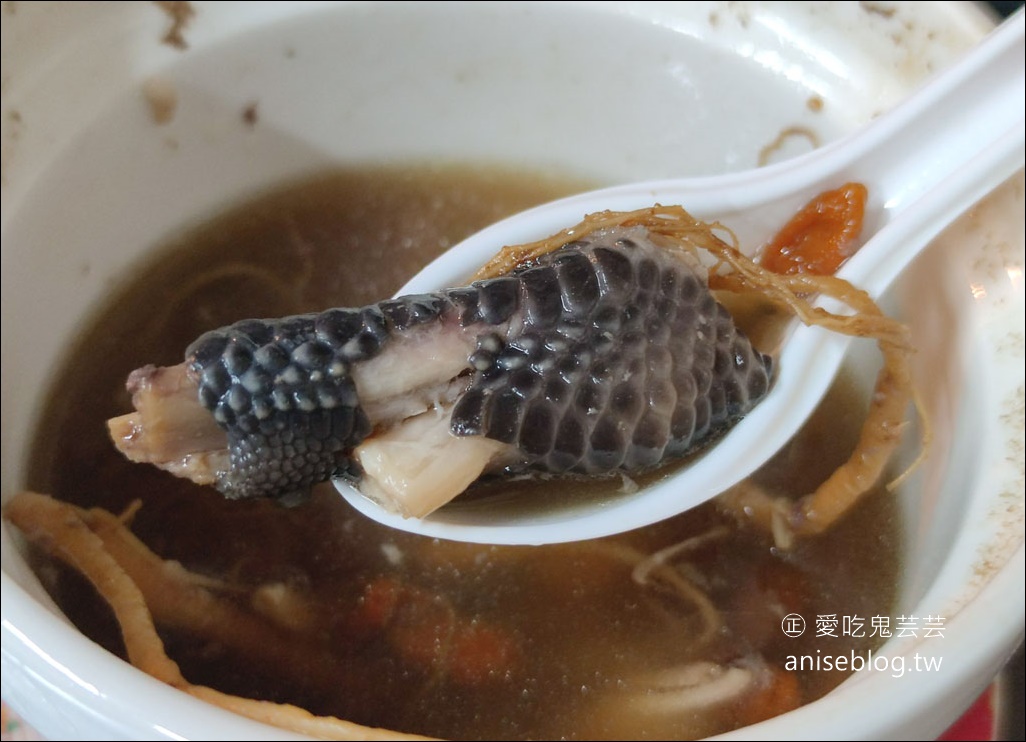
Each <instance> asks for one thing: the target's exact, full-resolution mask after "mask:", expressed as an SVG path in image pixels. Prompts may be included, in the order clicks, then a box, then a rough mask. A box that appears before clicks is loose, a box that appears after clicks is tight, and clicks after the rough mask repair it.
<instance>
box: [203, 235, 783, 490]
mask: <svg viewBox="0 0 1026 742" xmlns="http://www.w3.org/2000/svg"><path fill="white" fill-rule="evenodd" d="M429 323H442V324H443V325H444V326H445V327H447V328H448V327H451V331H452V332H462V333H472V334H473V337H474V338H475V348H476V349H475V350H474V351H473V352H472V353H471V354H470V356H469V357H468V358H467V359H466V370H465V372H464V374H463V375H462V376H461V377H460V379H461V380H465V389H463V390H462V391H461V392H460V393H459V394H458V396H457V397H456V400H455V406H454V408H453V412H452V420H451V426H450V430H451V432H452V434H453V435H456V436H486V437H488V438H492V439H495V440H498V441H501V442H503V443H506V444H509V446H511V447H512V448H513V449H515V452H516V456H515V462H516V463H515V464H514V465H513V468H528V469H533V470H540V471H545V472H550V473H569V472H576V473H583V474H597V473H604V472H610V471H614V470H624V471H628V472H634V471H639V470H643V469H646V468H648V467H652V466H654V465H656V464H658V463H660V462H663V461H665V460H668V459H671V458H676V457H680V456H683V455H685V454H687V453H689V452H691V451H693V450H695V449H697V448H699V447H701V446H703V445H704V444H706V443H708V442H709V441H710V440H711V439H712V438H713V437H715V436H716V435H718V434H719V433H721V432H722V431H724V430H725V429H726V428H728V427H729V426H731V425H732V424H733V423H734V422H736V421H737V420H738V419H739V418H740V417H741V416H743V415H744V414H746V413H747V412H748V411H749V410H750V409H751V408H752V407H753V406H754V405H755V404H757V403H758V401H759V400H760V399H761V398H762V397H763V396H764V395H765V393H766V391H767V389H768V387H769V382H770V375H771V360H770V358H769V357H768V356H766V355H764V354H762V353H760V352H758V351H757V350H755V349H754V348H753V347H752V345H751V343H750V342H749V340H748V339H747V338H746V337H745V336H744V335H743V334H741V333H740V332H739V331H738V330H737V329H736V328H735V326H734V321H733V319H732V318H731V316H730V314H729V313H728V312H727V310H726V309H725V308H724V307H722V306H721V305H720V304H719V303H717V302H716V300H715V299H714V297H713V295H712V293H711V292H710V291H709V289H708V288H707V286H706V281H705V278H704V276H703V275H702V273H701V272H700V271H698V270H696V269H695V268H693V267H692V266H691V265H690V264H689V263H688V262H686V261H685V260H683V259H681V258H680V257H679V256H677V255H674V254H671V253H669V252H668V251H666V250H665V249H662V248H659V247H657V246H655V245H653V244H652V243H651V242H650V241H649V240H648V238H647V236H646V234H645V232H643V231H639V230H623V229H614V230H606V231H603V232H600V233H596V234H593V235H591V236H589V237H588V238H587V239H584V240H580V241H577V242H572V243H569V244H567V245H565V246H564V247H562V248H560V249H559V250H556V251H554V252H551V253H549V254H548V255H545V256H544V257H542V258H540V259H538V260H536V261H534V262H533V263H531V264H529V265H526V266H522V267H520V268H518V269H517V270H516V271H514V272H513V273H511V274H509V275H506V276H502V277H499V278H493V279H489V280H485V281H480V282H477V283H474V284H472V285H470V286H466V287H461V288H454V289H446V290H443V291H439V292H437V293H433V294H423V295H416V296H406V297H403V298H400V299H391V300H388V301H383V302H380V303H378V304H374V305H370V306H366V307H362V308H358V309H330V310H328V311H325V312H322V313H320V314H310V315H300V316H295V317H288V318H284V319H277V320H245V321H242V322H238V323H236V324H234V325H231V326H228V327H225V328H222V329H219V330H215V331H212V332H209V333H207V334H205V335H203V336H202V337H200V338H199V339H198V340H196V341H195V342H194V343H193V344H192V345H191V346H190V347H189V349H188V350H187V352H186V356H187V362H188V364H189V368H190V372H191V373H192V374H194V375H195V377H196V378H197V380H198V381H199V395H200V401H201V402H202V404H203V405H204V406H205V407H206V408H207V409H208V410H210V411H211V413H212V414H213V416H214V418H215V419H216V420H217V422H218V424H219V425H220V426H221V427H222V428H224V429H225V430H226V431H227V433H228V439H229V453H230V462H231V469H230V471H229V472H227V473H226V474H225V475H224V476H222V477H221V480H220V481H219V482H218V487H219V489H220V490H221V491H222V492H224V493H225V494H226V495H227V496H229V497H255V496H284V495H294V494H295V493H299V492H302V491H304V490H308V489H309V487H310V486H312V485H313V484H316V483H318V482H321V481H324V480H326V479H328V478H330V477H332V476H335V475H339V474H343V473H345V474H348V475H350V476H358V475H359V472H357V471H354V464H353V462H352V460H351V458H350V453H351V451H352V449H353V448H354V447H356V446H357V445H358V444H359V443H360V442H361V441H363V440H364V438H366V437H367V436H368V435H369V434H370V433H371V432H372V427H373V426H372V421H370V420H369V419H368V416H367V414H366V413H365V411H364V408H363V407H362V406H361V403H360V399H359V398H358V395H357V391H356V386H355V384H354V382H353V379H352V375H351V371H352V369H353V368H354V367H355V366H356V364H360V363H361V362H363V361H366V360H368V359H370V358H373V357H374V356H376V355H377V354H379V353H381V352H382V351H383V349H385V348H387V347H388V345H389V344H390V343H392V342H394V341H395V339H396V338H397V337H400V336H402V335H403V334H404V333H408V332H410V331H411V330H413V329H414V328H418V327H420V326H422V325H426V324H429ZM411 362H412V361H411Z"/></svg>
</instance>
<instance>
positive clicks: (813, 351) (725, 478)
mask: <svg viewBox="0 0 1026 742" xmlns="http://www.w3.org/2000/svg"><path fill="white" fill-rule="evenodd" d="M1023 18H1024V16H1023V12H1022V11H1019V12H1018V13H1017V14H1016V15H1014V16H1013V17H1011V18H1010V19H1008V20H1007V21H1005V22H1004V23H1003V24H1002V25H1001V26H1000V27H998V28H997V29H995V30H994V31H993V32H991V33H990V34H989V35H988V36H987V38H986V39H984V40H983V42H982V43H981V44H980V45H979V46H978V47H977V48H976V49H974V50H973V51H971V52H970V53H969V54H968V55H967V56H966V57H965V58H964V59H963V60H961V61H959V62H958V63H957V64H956V65H954V66H953V67H951V68H948V69H947V70H945V71H944V72H942V73H941V74H940V75H937V76H935V77H934V78H933V79H932V80H930V81H929V82H928V83H927V84H926V85H925V86H924V87H922V88H921V89H920V90H919V91H918V92H916V93H914V94H913V95H912V96H910V97H909V98H908V99H907V100H906V101H904V102H902V103H901V104H900V105H898V106H897V107H895V108H894V109H893V110H891V111H889V112H888V113H886V114H885V115H882V116H880V117H879V118H878V119H876V120H874V121H873V122H872V123H870V124H869V125H868V126H866V127H864V128H863V129H861V130H859V131H857V132H855V133H853V134H852V135H850V136H847V137H845V138H843V139H841V140H838V141H836V142H834V143H832V144H830V145H827V146H824V147H822V148H820V149H818V150H815V151H813V152H811V153H809V154H807V155H804V156H801V157H797V158H794V159H791V160H788V161H786V162H782V163H780V164H778V165H773V166H769V167H765V168H760V169H757V170H749V171H745V172H740V173H735V174H730V175H724V176H717V177H707V178H692V179H675V180H662V181H651V182H644V183H635V184H630V185H625V186H619V187H614V188H608V189H602V190H598V191H592V192H589V193H584V194H580V195H577V196H572V197H569V198H566V199H562V200H559V201H555V202H552V203H548V204H544V205H542V206H539V207H536V208H534V209H531V210H529V211H525V212H523V213H520V214H517V215H515V216H512V217H509V218H508V219H505V220H504V221H501V222H498V223H496V224H494V225H492V226H491V227H488V228H487V229H485V230H483V231H481V232H478V233H477V234H475V235H473V236H471V237H470V238H468V239H467V240H464V241H463V242H461V243H460V244H458V245H456V246H455V247H453V248H451V249H450V250H448V251H447V252H446V253H445V254H444V255H442V256H441V257H439V258H438V259H437V260H435V261H434V262H432V263H431V264H430V265H428V266H427V267H426V268H425V269H424V270H423V271H421V272H420V273H419V274H417V275H416V276H415V277H414V278H413V279H412V280H411V281H410V282H409V283H407V284H406V286H404V287H403V288H402V289H401V290H400V292H399V295H403V294H413V293H422V292H429V291H434V290H437V289H439V288H442V287H446V286H458V285H464V284H465V283H466V280H467V277H468V276H469V275H470V274H472V273H473V272H474V270H476V268H477V267H478V266H480V265H483V264H484V263H485V262H486V261H487V260H488V259H489V258H490V257H491V256H492V255H494V254H495V252H496V251H497V250H498V248H500V247H501V246H503V245H515V244H521V243H526V242H531V241H534V240H536V239H540V238H543V237H547V236H548V235H551V234H555V233H557V232H559V231H560V230H562V229H564V228H566V227H568V226H571V225H573V224H576V223H577V222H579V221H580V220H581V218H582V217H583V216H584V215H585V214H589V213H592V212H595V211H602V210H605V209H612V210H623V211H626V210H632V209H638V208H645V207H648V206H652V205H653V204H655V203H661V204H680V205H683V206H684V207H685V208H686V209H688V211H690V212H691V213H692V214H694V215H695V216H697V217H699V218H703V219H708V220H714V219H715V220H719V221H720V222H722V223H723V224H726V225H727V226H729V227H731V228H732V229H733V230H734V232H735V233H736V234H737V236H738V237H739V239H740V241H741V244H742V245H743V246H746V247H747V248H749V249H751V250H754V249H756V248H757V247H759V246H760V245H761V244H763V243H764V242H765V241H766V240H767V239H768V238H769V237H770V236H771V235H772V234H773V233H774V232H775V231H776V230H777V229H779V228H780V227H781V226H782V225H783V224H784V223H785V222H786V221H787V219H788V218H789V217H790V216H791V215H793V214H794V213H795V212H796V211H797V210H798V209H799V208H800V207H801V206H802V205H804V204H805V203H806V202H807V201H808V200H809V199H811V198H812V197H813V196H815V195H816V194H818V193H820V192H822V191H824V190H827V189H830V188H835V187H837V186H839V185H841V184H843V183H845V182H848V181H858V182H861V183H863V184H865V185H866V186H867V188H868V190H869V203H868V204H867V215H866V220H865V225H864V230H863V238H864V239H865V238H866V237H868V239H867V240H866V241H865V244H864V245H863V246H862V248H861V249H860V250H859V252H858V253H857V254H856V255H855V256H854V257H852V258H851V259H850V260H849V261H848V263H847V264H845V265H844V266H843V267H842V269H841V270H840V271H839V273H838V275H840V276H842V277H843V278H846V279H847V280H848V281H850V282H851V283H853V284H855V285H856V286H859V287H861V288H863V289H865V290H866V291H868V293H869V294H870V295H871V296H873V297H874V298H878V297H880V296H881V294H883V292H884V291H885V290H886V289H887V288H888V286H890V285H891V283H892V282H893V281H894V280H895V279H896V278H897V277H898V275H899V274H900V273H901V271H902V270H903V269H904V268H905V267H906V266H907V265H909V263H910V262H911V261H912V260H913V259H914V258H915V257H916V255H918V254H919V253H920V252H921V251H922V250H923V249H924V248H925V247H926V246H927V245H928V244H929V243H930V241H931V240H932V239H933V238H934V237H935V236H936V235H937V234H938V233H940V232H941V231H942V230H943V229H944V227H945V226H947V225H948V224H950V223H951V222H952V221H954V220H955V219H956V218H957V217H958V216H959V215H960V214H962V213H963V212H964V211H965V210H966V209H968V208H969V207H970V206H972V205H973V204H974V203H976V202H977V201H978V200H979V199H980V198H982V197H983V196H985V195H986V194H987V193H989V192H990V191H991V190H992V189H993V188H995V187H996V186H998V185H999V184H1001V183H1002V182H1003V181H1004V180H1006V179H1007V178H1008V177H1010V176H1011V175H1013V174H1014V173H1015V172H1016V171H1018V170H1019V169H1020V168H1022V167H1023V163H1024V127H1026V124H1024V114H1023V111H1024V107H1026V100H1024V43H1023ZM929 300H930V293H929V287H924V292H923V301H929ZM824 306H829V304H828V303H827V302H824ZM831 308H836V305H833V306H832V307H831ZM849 340H850V339H849V338H848V337H847V336H842V335H838V334H835V333H830V332H828V331H825V330H821V329H818V328H809V327H805V326H799V327H797V328H796V329H795V330H794V331H793V332H792V333H791V335H790V336H789V339H788V340H787V341H786V342H785V344H784V346H783V348H782V350H781V352H780V354H779V357H778V361H777V369H778V371H777V378H776V380H775V382H774V385H773V387H772V389H771V391H770V392H769V393H768V395H767V396H766V397H765V398H764V399H763V401H762V402H760V403H759V405H757V406H756V408H755V409H754V410H753V411H752V412H751V413H749V414H748V415H747V416H746V417H745V418H744V419H743V420H742V421H741V422H740V423H738V424H737V425H736V426H735V427H734V428H733V429H731V431H730V432H729V433H727V434H726V435H725V436H724V437H723V438H721V439H720V440H719V441H718V442H717V443H716V444H715V445H713V446H712V447H711V448H710V449H709V450H708V451H706V452H705V453H704V454H703V455H702V456H700V457H699V458H698V459H697V460H696V461H694V462H693V463H690V464H688V465H687V466H685V467H682V468H681V469H679V470H678V471H677V472H676V473H675V474H673V475H671V476H669V477H667V478H665V479H663V480H661V481H660V482H658V483H656V484H654V485H651V486H648V487H645V488H642V489H641V490H640V491H638V492H636V493H633V494H624V495H617V496H615V497H612V498H609V499H607V500H604V501H589V502H573V501H570V502H567V501H561V499H560V497H559V493H558V491H555V490H558V487H559V485H558V482H557V483H556V484H554V485H553V490H554V491H553V492H552V493H551V497H550V498H548V499H547V504H546V505H545V506H544V507H533V506H532V507H524V506H523V505H521V504H518V503H505V504H500V503H495V502H490V501H488V500H487V499H484V500H480V501H468V502H466V503H461V501H460V499H459V498H457V499H456V500H455V501H454V502H452V503H450V504H448V505H446V506H445V507H443V508H441V509H440V510H438V511H435V512H434V513H432V514H431V515H430V516H428V517H426V518H423V519H415V518H408V519H407V518H403V517H401V516H398V515H395V514H393V513H389V512H387V511H385V510H383V509H382V508H380V507H379V506H378V505H376V504H375V503H373V502H372V501H370V500H368V499H366V498H364V497H363V496H362V495H360V494H359V492H357V491H355V490H353V489H352V488H351V487H349V486H348V485H346V484H344V483H342V482H338V483H337V486H338V488H339V491H340V492H341V493H342V495H343V496H344V497H345V498H346V499H347V500H348V501H349V502H350V503H351V504H352V505H353V506H354V507H356V508H357V509H358V510H360V511H361V512H363V513H364V514H365V515H367V516H369V517H371V518H373V519H374V520H376V521H379V522H381V523H384V524H386V525H389V526H393V527H395V528H399V529H401V530H405V531H410V532H414V533H419V534H423V535H428V536H435V537H439V538H446V539H453V540H458V541H472V542H478V543H494V544H542V543H557V542H563V541H575V540H580V539H585V538H595V537H599V536H605V535H609V534H613V533H619V532H623V531H627V530H630V529H633V528H638V527H640V526H644V525H648V524H650V523H654V522H656V521H659V520H662V519H664V518H668V517H670V516H672V515H676V514H677V513H681V512H683V511H685V510H688V509H689V508H692V507H694V506H696V505H699V504H700V503H702V502H705V501H706V500H708V499H710V498H712V497H714V496H715V495H717V494H719V493H720V492H722V491H724V490H725V489H727V488H728V487H730V486H731V485H733V484H735V483H737V482H739V481H740V480H742V479H744V478H745V477H747V476H748V475H749V474H751V473H752V472H754V471H755V470H756V469H758V468H759V467H760V466H761V465H762V464H763V463H764V462H766V461H767V460H768V459H769V458H770V457H771V456H772V455H773V454H774V453H775V452H776V451H778V450H779V449H780V448H781V447H782V446H783V445H784V444H785V443H786V442H787V441H788V440H789V439H790V438H791V437H792V436H793V435H794V434H795V433H796V432H797V431H798V429H799V428H800V427H801V426H802V423H803V422H804V421H805V419H806V418H807V417H808V416H809V415H810V413H811V412H812V411H813V410H814V409H815V407H816V405H817V404H818V402H819V401H820V399H821V398H822V396H823V394H824V393H825V392H826V390H827V388H828V387H829V386H830V383H831V381H832V379H833V378H834V376H835V375H836V373H837V371H838V368H839V366H840V365H841V361H842V359H843V357H844V353H845V350H846V348H847V346H848V343H849Z"/></svg>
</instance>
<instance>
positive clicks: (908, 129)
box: [818, 10, 1026, 232]
mask: <svg viewBox="0 0 1026 742" xmlns="http://www.w3.org/2000/svg"><path fill="white" fill-rule="evenodd" d="M1024 20H1026V17H1024V13H1023V11H1022V10H1020V11H1018V12H1017V13H1016V14H1014V15H1013V16H1012V17H1011V18H1009V19H1008V20H1007V21H1005V22H1004V23H1003V24H1002V25H1000V26H999V27H997V28H996V29H995V30H993V31H992V32H991V33H990V34H989V35H988V36H987V38H985V39H984V40H983V41H982V42H981V43H980V44H979V45H977V46H976V47H975V48H974V49H973V50H972V51H970V52H969V53H968V54H967V55H966V57H965V58H964V59H963V60H962V61H961V63H957V64H955V65H953V66H952V67H950V68H948V69H946V70H943V71H941V72H940V73H938V74H937V75H935V76H934V77H933V78H932V79H930V80H929V81H928V82H927V83H926V84H925V85H924V86H922V87H921V88H920V89H919V90H918V91H916V92H915V93H913V94H912V95H911V96H910V97H909V98H908V99H907V100H906V101H905V102H904V103H903V104H902V105H900V106H897V107H895V108H894V109H892V110H890V111H888V112H887V113H885V114H883V115H882V116H881V117H880V118H879V119H878V120H877V121H875V122H874V123H873V124H872V125H870V126H868V127H866V128H864V129H862V130H861V131H859V132H857V133H855V134H853V135H852V136H851V137H850V140H849V141H847V142H845V141H844V140H839V141H838V142H836V143H834V144H832V145H830V146H829V147H828V148H824V151H823V158H822V160H821V161H820V163H819V165H818V167H820V168H823V170H822V171H823V172H833V173H835V174H837V173H841V174H844V175H845V176H847V178H846V179H848V180H859V181H861V182H863V183H864V184H865V185H866V186H867V187H868V188H869V193H870V198H871V202H870V209H869V212H870V213H871V214H873V215H874V216H873V217H872V219H874V220H875V221H876V223H875V224H874V223H868V224H866V228H867V231H870V232H872V231H876V230H877V229H879V228H880V227H882V226H883V225H884V224H886V223H888V222H889V221H890V220H892V219H894V218H895V216H896V215H897V214H899V213H901V212H902V211H904V210H905V209H907V208H909V207H910V206H911V205H912V204H914V203H915V202H916V201H917V200H918V199H920V198H922V197H923V196H924V195H925V194H926V193H928V192H929V191H931V190H934V189H935V187H936V186H937V184H941V183H944V182H945V181H946V180H948V179H949V178H956V179H957V178H960V177H962V176H963V170H964V169H965V168H970V167H973V166H974V164H975V163H976V161H977V160H978V159H979V158H981V157H985V158H986V157H988V152H987V150H989V149H993V147H992V143H994V142H997V141H999V140H1001V139H1002V138H1003V137H1005V135H1006V133H1007V132H1015V131H1018V132H1020V136H1021V132H1022V131H1023V126H1024V123H1023V122H1024V118H1023V111H1024V109H1026V92H1024V91H1026V66H1024V64H1023V58H1024V55H1026V44H1024ZM932 122H936V125H931V123H932ZM991 159H992V158H991ZM1012 172H1014V170H1011V171H1009V172H1006V173H1005V177H1007V176H1008V175H1011V174H1012ZM1001 179H1003V178H1001ZM1001 179H998V180H995V181H994V182H993V185H997V183H999V182H1000V180H1001ZM981 188H982V190H980V191H978V196H982V195H983V194H985V193H986V192H988V191H989V190H990V188H988V187H986V184H983V185H982V186H981ZM873 200H875V201H876V203H875V204H874V203H873ZM970 203H971V201H970ZM967 205H968V204H967ZM874 206H877V207H879V208H873V207H874Z"/></svg>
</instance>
